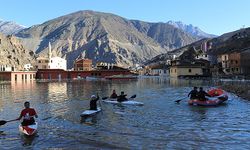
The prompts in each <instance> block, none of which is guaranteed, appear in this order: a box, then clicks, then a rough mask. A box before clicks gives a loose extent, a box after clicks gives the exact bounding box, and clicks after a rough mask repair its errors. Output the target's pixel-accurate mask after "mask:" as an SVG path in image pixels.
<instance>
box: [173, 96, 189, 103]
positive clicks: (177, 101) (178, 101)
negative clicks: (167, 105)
mask: <svg viewBox="0 0 250 150" xmlns="http://www.w3.org/2000/svg"><path fill="white" fill-rule="evenodd" d="M185 98H187V97H184V98H181V99H178V100H176V101H175V102H176V103H180V101H182V100H184V99H185Z"/></svg>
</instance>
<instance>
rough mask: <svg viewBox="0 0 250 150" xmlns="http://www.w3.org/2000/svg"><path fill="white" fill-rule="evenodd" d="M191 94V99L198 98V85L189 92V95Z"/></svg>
mask: <svg viewBox="0 0 250 150" xmlns="http://www.w3.org/2000/svg"><path fill="white" fill-rule="evenodd" d="M189 96H190V99H197V98H198V91H197V87H196V86H195V87H194V89H193V90H192V91H190V92H189V93H188V97H189Z"/></svg>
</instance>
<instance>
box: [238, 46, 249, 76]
mask: <svg viewBox="0 0 250 150" xmlns="http://www.w3.org/2000/svg"><path fill="white" fill-rule="evenodd" d="M240 65H241V69H242V70H241V71H242V74H243V75H246V76H250V48H248V49H246V50H244V51H242V52H241V61H240Z"/></svg>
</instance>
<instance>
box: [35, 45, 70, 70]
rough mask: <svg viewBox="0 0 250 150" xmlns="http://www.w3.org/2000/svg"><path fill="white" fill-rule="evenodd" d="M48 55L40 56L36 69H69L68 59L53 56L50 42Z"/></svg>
mask: <svg viewBox="0 0 250 150" xmlns="http://www.w3.org/2000/svg"><path fill="white" fill-rule="evenodd" d="M48 49H49V50H48V57H38V58H37V59H36V60H37V61H36V64H35V67H36V69H37V70H38V69H63V70H67V61H66V60H65V59H63V58H61V57H52V52H51V45H50V43H49V48H48Z"/></svg>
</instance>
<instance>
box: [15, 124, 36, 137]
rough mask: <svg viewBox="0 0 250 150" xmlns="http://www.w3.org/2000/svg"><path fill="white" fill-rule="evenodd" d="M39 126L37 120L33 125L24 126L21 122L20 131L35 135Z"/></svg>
mask: <svg viewBox="0 0 250 150" xmlns="http://www.w3.org/2000/svg"><path fill="white" fill-rule="evenodd" d="M37 127H38V124H37V122H35V123H34V124H32V125H28V126H22V125H21V124H20V125H19V131H20V133H22V134H24V135H28V136H31V135H34V134H35V133H36V132H37Z"/></svg>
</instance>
